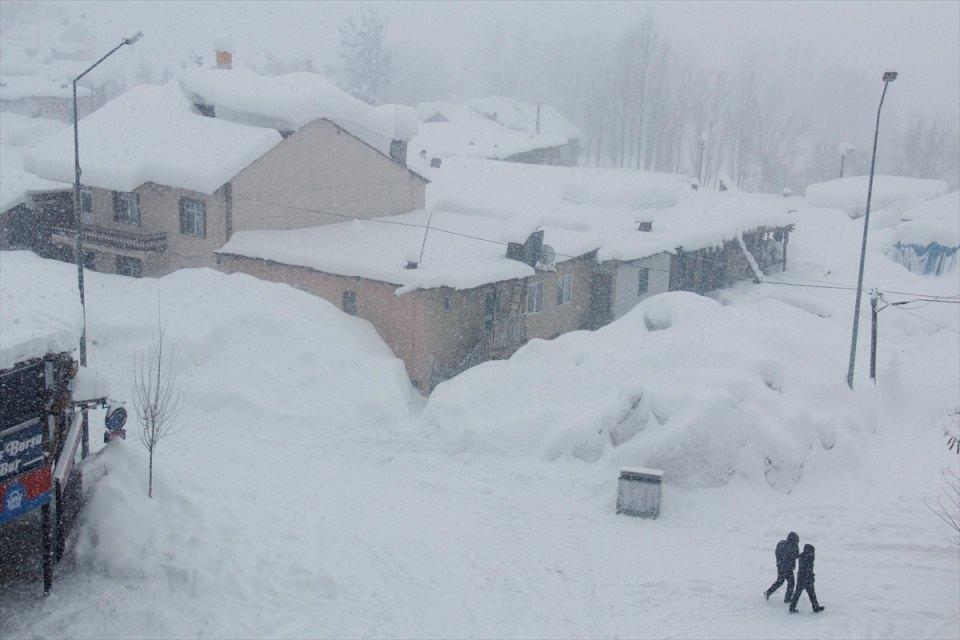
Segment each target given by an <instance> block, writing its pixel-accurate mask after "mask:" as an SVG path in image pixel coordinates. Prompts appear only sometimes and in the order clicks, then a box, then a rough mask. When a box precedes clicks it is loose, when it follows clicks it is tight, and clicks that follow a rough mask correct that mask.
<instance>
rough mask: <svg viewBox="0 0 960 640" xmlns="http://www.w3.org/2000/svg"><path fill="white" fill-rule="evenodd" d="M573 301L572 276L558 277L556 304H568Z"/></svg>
mask: <svg viewBox="0 0 960 640" xmlns="http://www.w3.org/2000/svg"><path fill="white" fill-rule="evenodd" d="M572 299H573V276H572V275H568V276H560V281H559V282H557V304H570V300H572Z"/></svg>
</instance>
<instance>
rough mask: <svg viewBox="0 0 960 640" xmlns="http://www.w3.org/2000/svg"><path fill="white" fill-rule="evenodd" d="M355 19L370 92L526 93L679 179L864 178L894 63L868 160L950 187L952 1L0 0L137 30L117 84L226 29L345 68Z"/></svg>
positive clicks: (102, 33)
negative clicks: (374, 64)
mask: <svg viewBox="0 0 960 640" xmlns="http://www.w3.org/2000/svg"><path fill="white" fill-rule="evenodd" d="M363 12H367V14H368V15H373V16H375V18H376V20H377V21H379V23H380V24H381V25H382V27H383V46H384V47H385V48H386V50H387V51H389V53H390V54H391V70H390V73H389V82H388V84H387V85H386V86H385V87H383V88H382V89H380V90H378V91H377V92H376V93H377V95H365V96H362V97H364V98H366V99H368V100H371V101H374V102H401V103H405V104H416V103H418V102H421V101H426V100H449V101H461V100H464V99H466V98H471V97H480V96H487V95H506V96H510V97H515V98H518V99H521V100H528V101H534V102H536V101H542V102H544V103H547V104H550V105H552V106H554V107H556V108H557V109H559V110H560V111H561V112H562V113H564V114H565V115H566V116H567V117H568V118H570V119H571V120H573V121H574V122H575V123H576V124H577V125H578V126H580V128H581V129H582V130H583V131H584V134H585V139H584V140H582V141H581V149H582V151H583V155H582V156H581V164H591V165H595V164H599V165H603V166H624V167H637V168H641V169H651V170H658V171H670V172H681V173H689V174H693V173H695V172H696V166H697V163H698V162H699V157H698V156H699V153H700V146H701V144H702V146H703V153H704V158H703V164H704V167H703V168H704V172H703V173H704V176H705V179H706V181H708V182H714V181H715V180H716V178H717V176H718V175H720V174H727V175H729V176H730V177H731V178H732V179H733V180H734V181H735V182H736V183H737V184H738V185H740V186H741V187H742V188H744V189H746V190H761V191H772V192H777V191H779V190H781V189H783V188H792V189H793V190H795V191H798V190H802V189H803V187H804V186H805V185H806V184H808V183H811V182H816V181H819V180H824V179H829V178H833V177H836V174H837V171H838V166H839V153H838V151H837V148H838V145H840V144H841V143H850V144H853V145H854V146H855V147H856V148H857V151H856V152H855V153H854V154H853V155H852V156H851V157H850V158H848V160H847V170H846V173H847V175H853V174H857V173H866V171H867V168H868V166H869V152H870V146H871V144H872V134H873V123H874V118H875V115H876V106H877V101H878V100H879V97H880V91H881V89H882V83H881V81H880V76H881V74H882V72H883V71H884V69H885V68H887V67H891V68H895V69H897V70H898V71H899V72H900V77H899V78H898V79H897V81H896V82H895V83H894V84H893V85H891V87H890V91H889V93H888V96H887V101H886V103H885V105H884V115H883V126H882V128H881V139H880V157H879V160H878V171H880V172H888V173H898V174H902V175H911V176H915V177H930V178H943V179H946V180H948V181H949V182H950V183H951V186H952V187H953V188H956V187H957V184H958V181H960V180H958V175H960V169H958V157H960V142H958V134H957V131H958V121H960V114H958V109H960V107H958V104H960V42H958V40H960V36H958V34H960V3H956V2H921V3H917V2H909V3H908V2H904V3H900V2H855V3H853V2H851V3H827V2H817V3H788V2H769V3H760V2H731V3H719V2H705V3H699V2H691V3H677V2H637V3H596V2H589V3H581V2H563V3H548V2H523V3H506V2H495V3H484V2H475V3H463V2H461V3H452V2H450V3H441V2H408V3H378V2H370V3H351V2H324V3H309V2H307V3H303V2H270V3H254V2H243V3H230V2H191V3H161V2H69V3H65V2H49V3H44V4H40V3H36V2H26V3H12V2H4V3H3V5H2V15H0V18H2V30H3V33H2V35H3V36H4V37H5V38H10V37H17V36H16V34H15V32H16V31H17V27H19V26H22V25H24V24H32V25H33V26H34V29H33V33H36V32H37V31H40V32H42V29H40V28H38V27H37V25H43V24H53V25H61V26H62V25H70V24H82V25H83V26H84V27H85V29H86V30H88V31H89V32H90V33H92V34H94V35H95V36H96V37H97V38H98V40H99V42H98V43H96V46H91V49H96V47H99V48H101V49H105V48H107V47H109V46H111V45H112V44H113V43H114V42H116V41H118V40H119V39H120V38H121V37H122V36H123V35H124V34H125V33H126V32H127V31H128V30H129V29H130V28H131V27H136V28H140V29H143V31H144V33H145V37H144V39H143V40H142V41H141V42H139V43H138V44H137V45H136V48H135V49H136V51H135V52H134V54H133V55H132V56H130V59H129V60H128V61H126V62H125V63H124V65H123V68H120V66H119V65H113V66H112V67H111V70H110V71H109V73H111V74H113V75H114V76H116V78H112V79H111V82H112V83H113V84H112V85H111V86H112V93H118V92H120V91H122V90H123V89H124V88H126V87H128V86H131V85H132V84H136V83H141V82H154V83H155V82H162V81H165V80H167V79H169V78H170V77H172V74H174V73H176V71H177V70H179V69H181V68H184V67H186V66H190V65H196V64H198V63H199V64H203V65H210V64H212V62H213V55H214V42H215V41H216V39H217V38H218V37H220V34H223V33H226V34H229V36H230V41H231V45H232V48H233V53H234V64H235V65H236V66H250V67H253V68H254V69H256V70H257V71H259V72H261V73H264V74H276V73H283V72H288V71H294V70H315V71H318V72H321V73H325V74H327V75H330V76H333V77H335V78H337V79H338V80H343V79H344V68H345V61H344V58H343V56H342V55H341V54H342V53H343V46H342V37H341V28H342V27H343V26H344V23H345V21H346V20H347V19H348V18H350V17H353V18H354V19H359V17H360V15H361V13H363ZM51 32H52V30H51ZM0 56H2V52H0ZM98 71H99V70H98Z"/></svg>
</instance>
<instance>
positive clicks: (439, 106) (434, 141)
mask: <svg viewBox="0 0 960 640" xmlns="http://www.w3.org/2000/svg"><path fill="white" fill-rule="evenodd" d="M417 114H418V115H419V116H420V119H421V120H422V121H423V122H422V123H421V124H420V132H419V133H418V134H417V135H416V136H415V137H414V138H413V139H412V140H410V144H409V145H408V147H407V153H408V158H409V159H410V162H411V163H412V164H415V163H416V161H415V160H414V158H415V157H416V156H417V155H419V153H420V152H421V151H422V150H423V151H426V152H427V155H428V157H432V156H438V157H441V158H445V157H450V156H468V157H474V158H499V159H502V158H507V157H510V156H512V155H515V154H517V153H523V152H525V151H532V150H534V149H545V148H549V147H559V146H562V145H565V144H567V139H566V138H565V137H564V136H558V135H537V134H535V133H527V132H520V131H514V130H512V129H508V128H507V127H505V126H503V125H501V124H499V123H497V122H495V121H493V120H491V119H489V118H486V117H484V116H483V115H481V114H480V113H478V112H476V111H474V110H473V109H471V108H469V107H465V106H461V105H454V104H449V103H446V102H424V103H421V104H419V105H417ZM438 114H439V116H440V117H437V116H438Z"/></svg>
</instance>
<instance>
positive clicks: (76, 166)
mask: <svg viewBox="0 0 960 640" xmlns="http://www.w3.org/2000/svg"><path fill="white" fill-rule="evenodd" d="M142 37H143V32H142V31H136V32H134V33H131V34H130V35H128V36H127V37H126V38H124V39H123V40H122V41H121V42H120V44H118V45H117V46H115V47H114V48H113V49H110V51H108V52H107V54H106V55H104V56H103V57H102V58H100V59H99V60H97V61H96V62H94V63H93V64H92V65H90V66H89V67H87V68H86V70H84V72H83V73H81V74H80V75H78V76H77V77H76V78H74V79H73V219H74V223H75V224H76V227H77V247H76V256H75V257H76V260H77V286H78V287H79V289H80V307H81V308H82V309H83V332H82V333H81V334H80V364H81V366H86V365H87V306H86V303H85V300H84V294H83V220H82V216H81V213H80V210H81V204H80V126H79V121H80V117H79V114H78V110H77V81H78V80H80V79H81V78H83V76H85V75H87V74H88V73H90V72H91V71H93V70H94V69H95V68H96V67H97V65H99V64H100V63H101V62H103V61H104V60H106V59H107V58H109V57H110V56H111V55H113V54H114V53H115V52H116V51H117V50H118V49H120V48H121V47H123V46H124V45H128V44H133V43H135V42H136V41H137V40H139V39H140V38H142Z"/></svg>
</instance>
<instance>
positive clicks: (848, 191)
mask: <svg viewBox="0 0 960 640" xmlns="http://www.w3.org/2000/svg"><path fill="white" fill-rule="evenodd" d="M868 181H869V177H868V176H850V177H848V178H839V179H837V180H828V181H827V182H818V183H817V184H811V185H810V186H808V187H807V189H806V192H805V196H806V199H807V202H808V203H810V204H812V205H813V206H815V207H830V208H834V209H841V210H843V211H846V212H847V214H849V215H850V216H851V217H854V218H857V217H860V216H862V215H863V213H864V209H865V208H866V204H867V183H868ZM947 189H948V185H947V183H946V182H944V181H943V180H924V179H921V178H906V177H903V176H874V178H873V195H872V198H871V203H870V208H871V211H873V210H877V209H885V208H887V207H889V206H892V205H895V204H898V203H904V202H907V203H909V202H920V201H923V200H929V199H930V198H935V197H936V196H939V195H942V194H944V193H946V192H947Z"/></svg>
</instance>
